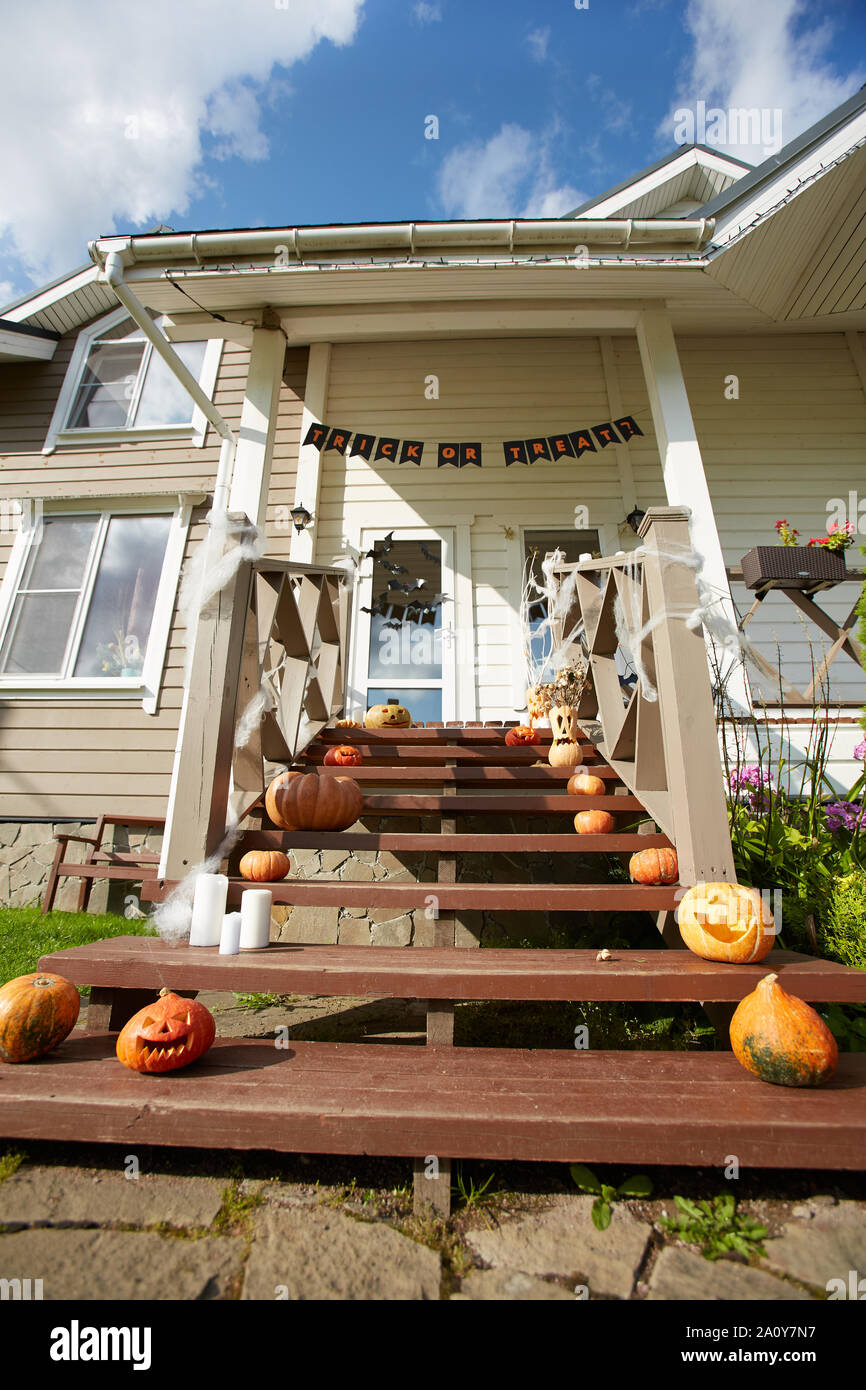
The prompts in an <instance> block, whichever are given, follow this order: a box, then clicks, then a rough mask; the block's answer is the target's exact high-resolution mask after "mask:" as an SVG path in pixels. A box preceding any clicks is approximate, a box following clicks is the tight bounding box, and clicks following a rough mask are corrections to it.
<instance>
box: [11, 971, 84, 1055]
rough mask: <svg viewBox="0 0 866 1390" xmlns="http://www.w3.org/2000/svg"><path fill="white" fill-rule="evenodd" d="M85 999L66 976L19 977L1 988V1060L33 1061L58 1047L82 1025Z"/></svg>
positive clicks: (40, 975) (38, 975)
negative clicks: (81, 1011) (82, 1006)
mask: <svg viewBox="0 0 866 1390" xmlns="http://www.w3.org/2000/svg"><path fill="white" fill-rule="evenodd" d="M80 1008H81V997H80V995H79V993H78V990H77V989H76V988H75V985H73V984H72V983H71V982H70V981H69V980H64V978H63V976H62V975H46V974H42V973H40V972H37V973H36V974H35V975H19V976H18V978H17V979H15V980H9V981H8V983H7V984H5V985H4V986H3V988H2V989H0V1058H2V1059H3V1061H4V1062H33V1061H35V1059H36V1058H37V1057H44V1055H45V1053H46V1052H50V1051H51V1050H52V1048H55V1047H57V1046H58V1045H59V1044H60V1043H62V1042H63V1039H64V1038H66V1037H68V1036H69V1034H70V1033H71V1032H72V1030H73V1028H74V1027H75V1025H76V1023H77V1022H78V1011H79V1009H80Z"/></svg>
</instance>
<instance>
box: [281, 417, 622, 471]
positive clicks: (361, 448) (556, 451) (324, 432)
mask: <svg viewBox="0 0 866 1390" xmlns="http://www.w3.org/2000/svg"><path fill="white" fill-rule="evenodd" d="M642 434H643V430H642V429H641V427H640V425H639V424H638V423H637V421H636V420H635V418H634V416H633V415H621V416H620V418H619V419H618V420H603V421H602V423H601V424H600V425H587V426H584V428H583V429H576V430H567V431H565V432H563V433H561V434H547V435H544V434H541V435H536V436H534V437H533V438H531V439H506V440H505V441H504V443H503V445H502V452H503V455H504V457H505V464H506V467H510V465H511V464H513V463H524V464H531V463H538V462H539V461H544V462H546V463H553V462H555V461H556V460H557V459H563V458H570V459H579V458H581V457H582V456H583V455H584V454H590V453H591V454H596V453H598V451H599V450H600V449H606V448H607V447H608V446H609V445H610V444H628V442H629V440H631V439H634V438H635V437H636V436H637V435H642ZM304 443H305V444H310V445H312V447H313V448H314V449H318V450H319V452H320V453H327V452H328V450H330V449H334V450H336V452H337V453H339V454H343V455H346V454H348V456H349V458H362V459H364V460H365V461H366V462H368V463H371V462H372V463H379V462H381V460H382V459H385V460H386V461H387V462H389V463H414V464H416V465H417V466H418V467H419V468H420V467H421V459H422V457H423V455H424V444H423V442H422V441H421V440H420V439H395V438H393V437H392V436H390V435H375V434H370V433H368V432H367V431H365V430H351V429H346V428H344V427H341V426H339V425H327V424H324V423H322V424H314V425H310V428H309V429H308V430H307V433H306V436H305V438H304ZM482 462H483V460H482V450H481V444H480V442H479V441H478V440H472V441H469V442H467V441H465V440H447V441H444V442H443V443H441V444H438V445H437V446H436V466H437V468H447V467H449V466H450V467H452V468H467V467H475V468H480V467H481V466H482Z"/></svg>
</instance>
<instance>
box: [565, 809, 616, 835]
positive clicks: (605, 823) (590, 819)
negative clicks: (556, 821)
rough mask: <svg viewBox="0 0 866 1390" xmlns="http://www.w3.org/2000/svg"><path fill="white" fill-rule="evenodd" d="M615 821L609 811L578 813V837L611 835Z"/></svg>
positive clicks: (576, 822)
mask: <svg viewBox="0 0 866 1390" xmlns="http://www.w3.org/2000/svg"><path fill="white" fill-rule="evenodd" d="M613 827H614V819H613V816H612V815H611V814H610V812H609V811H578V813H577V815H576V816H575V818H574V828H575V830H576V831H577V833H578V835H609V834H610V832H611V831H612V830H613Z"/></svg>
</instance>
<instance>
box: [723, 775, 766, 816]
mask: <svg viewBox="0 0 866 1390" xmlns="http://www.w3.org/2000/svg"><path fill="white" fill-rule="evenodd" d="M772 781H773V779H772V777H771V775H770V773H769V772H765V771H764V770H763V768H762V767H760V766H759V764H758V763H747V764H746V766H745V767H742V768H738V769H735V770H734V771H733V772H731V774H730V775H729V777H728V791H729V792H730V794H731V796H732V797H734V798H735V799H737V800H740V799H741V798H742V799H744V800H745V803H746V805H747V806H750V807H751V809H752V810H753V811H755V810H765V809H766V806H767V801H768V796H767V792H768V790H772Z"/></svg>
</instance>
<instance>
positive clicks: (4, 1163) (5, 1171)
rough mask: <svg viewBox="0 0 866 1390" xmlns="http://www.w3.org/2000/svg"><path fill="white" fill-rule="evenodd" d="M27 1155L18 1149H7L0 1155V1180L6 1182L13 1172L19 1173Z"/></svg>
mask: <svg viewBox="0 0 866 1390" xmlns="http://www.w3.org/2000/svg"><path fill="white" fill-rule="evenodd" d="M26 1157H27V1155H26V1154H25V1153H19V1152H18V1150H17V1149H7V1150H6V1152H5V1153H4V1154H3V1155H2V1157H0V1182H5V1181H6V1179H7V1178H11V1176H12V1174H13V1173H17V1172H18V1169H19V1168H20V1167H21V1164H22V1163H23V1162H24V1160H25V1159H26Z"/></svg>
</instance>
